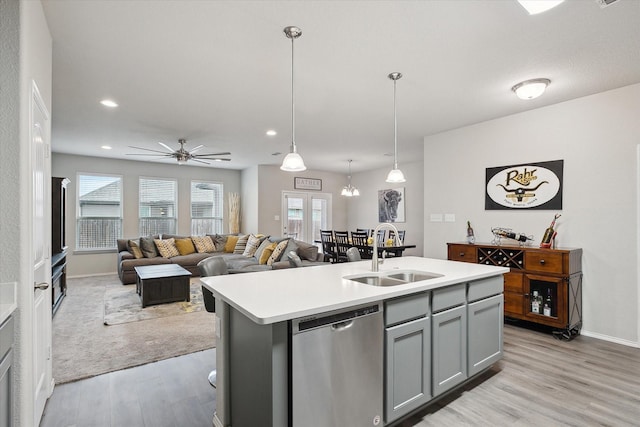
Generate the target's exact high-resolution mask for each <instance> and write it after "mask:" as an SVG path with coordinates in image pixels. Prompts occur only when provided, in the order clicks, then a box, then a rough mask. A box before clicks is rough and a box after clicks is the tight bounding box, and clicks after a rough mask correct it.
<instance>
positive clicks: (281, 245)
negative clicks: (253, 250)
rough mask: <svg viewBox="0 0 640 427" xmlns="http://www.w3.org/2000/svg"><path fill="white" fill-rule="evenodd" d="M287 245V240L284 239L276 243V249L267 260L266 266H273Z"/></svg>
mask: <svg viewBox="0 0 640 427" xmlns="http://www.w3.org/2000/svg"><path fill="white" fill-rule="evenodd" d="M288 243H289V239H284V240H283V241H282V242H280V243H278V245H277V246H276V248H275V249H274V250H273V253H272V254H271V256H270V257H269V259H268V260H267V265H273V263H274V262H276V261H278V260H279V259H280V257H281V256H282V252H284V248H286V247H287V244H288Z"/></svg>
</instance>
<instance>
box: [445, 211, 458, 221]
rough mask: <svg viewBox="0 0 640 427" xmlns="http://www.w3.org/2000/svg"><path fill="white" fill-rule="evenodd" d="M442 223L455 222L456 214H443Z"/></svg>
mask: <svg viewBox="0 0 640 427" xmlns="http://www.w3.org/2000/svg"><path fill="white" fill-rule="evenodd" d="M444 222H456V214H452V213H448V214H444Z"/></svg>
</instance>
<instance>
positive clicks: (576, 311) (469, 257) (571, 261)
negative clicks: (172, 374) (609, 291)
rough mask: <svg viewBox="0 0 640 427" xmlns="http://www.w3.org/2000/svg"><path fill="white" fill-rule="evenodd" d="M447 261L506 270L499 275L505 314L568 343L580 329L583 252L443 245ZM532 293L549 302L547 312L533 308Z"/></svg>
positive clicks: (479, 244) (580, 250)
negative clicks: (543, 328)
mask: <svg viewBox="0 0 640 427" xmlns="http://www.w3.org/2000/svg"><path fill="white" fill-rule="evenodd" d="M447 246H448V259H449V260H452V261H463V262H470V263H475V264H486V265H498V266H502V267H509V268H510V269H511V271H510V272H509V273H506V274H505V275H504V315H505V317H506V318H511V319H519V320H525V321H527V322H533V323H537V324H540V325H546V326H550V327H552V328H553V329H554V335H555V336H556V337H558V338H564V339H567V340H570V339H571V338H573V337H574V336H575V335H578V334H579V333H580V328H581V327H582V249H578V248H555V249H542V248H537V247H530V246H519V245H517V244H516V245H508V244H505V245H494V244H490V243H486V244H485V243H476V244H474V245H470V244H467V243H447ZM534 292H537V293H538V295H540V296H541V297H542V298H543V304H544V300H546V299H547V297H550V301H551V304H550V313H547V315H545V314H544V313H543V310H542V308H540V310H539V313H536V312H535V308H532V300H533V295H534Z"/></svg>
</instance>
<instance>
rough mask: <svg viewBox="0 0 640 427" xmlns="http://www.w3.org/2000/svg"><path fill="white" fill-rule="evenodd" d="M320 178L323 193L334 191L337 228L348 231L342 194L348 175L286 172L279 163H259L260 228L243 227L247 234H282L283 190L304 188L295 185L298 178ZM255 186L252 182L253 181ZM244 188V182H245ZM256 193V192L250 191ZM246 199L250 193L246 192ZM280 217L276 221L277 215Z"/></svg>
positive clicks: (335, 227) (313, 171)
mask: <svg viewBox="0 0 640 427" xmlns="http://www.w3.org/2000/svg"><path fill="white" fill-rule="evenodd" d="M296 176H298V177H304V178H319V179H321V180H322V191H321V192H322V193H331V194H332V205H333V209H332V211H333V218H332V227H333V228H334V229H336V230H338V229H340V230H345V229H346V227H347V205H346V200H345V199H346V198H345V197H340V191H342V187H344V186H345V185H346V183H347V175H346V174H344V175H343V174H337V173H332V172H323V171H316V170H306V171H304V172H295V173H291V172H284V171H281V170H280V167H279V166H272V165H263V166H258V175H257V183H256V185H257V188H258V190H257V199H258V202H257V209H258V222H257V228H256V229H250V228H246V227H243V228H242V231H243V232H245V233H257V232H259V233H263V234H270V235H272V236H281V235H282V220H281V219H282V192H283V191H301V190H295V189H294V188H293V178H294V177H296ZM250 185H252V184H250ZM243 187H244V185H243ZM249 194H256V193H249ZM242 197H243V198H247V197H248V196H247V195H246V194H244V193H243V195H242ZM276 215H278V216H280V218H281V219H280V220H275V219H274V218H275V216H276Z"/></svg>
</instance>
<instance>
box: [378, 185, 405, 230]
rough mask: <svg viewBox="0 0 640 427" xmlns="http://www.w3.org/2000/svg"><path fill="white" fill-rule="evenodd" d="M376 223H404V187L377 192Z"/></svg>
mask: <svg viewBox="0 0 640 427" xmlns="http://www.w3.org/2000/svg"><path fill="white" fill-rule="evenodd" d="M378 221H380V222H404V221H405V218H404V187H401V188H387V189H385V190H378Z"/></svg>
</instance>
